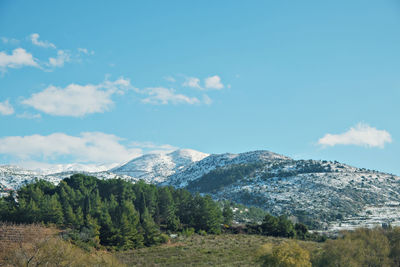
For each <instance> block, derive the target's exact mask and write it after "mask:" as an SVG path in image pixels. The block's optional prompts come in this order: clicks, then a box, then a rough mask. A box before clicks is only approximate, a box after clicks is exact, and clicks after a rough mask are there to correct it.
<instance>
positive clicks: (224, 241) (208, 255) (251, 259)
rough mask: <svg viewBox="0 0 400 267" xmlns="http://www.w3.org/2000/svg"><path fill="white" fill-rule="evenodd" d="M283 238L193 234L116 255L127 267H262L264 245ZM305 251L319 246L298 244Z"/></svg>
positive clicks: (279, 241)
mask: <svg viewBox="0 0 400 267" xmlns="http://www.w3.org/2000/svg"><path fill="white" fill-rule="evenodd" d="M284 240H285V239H281V238H273V237H267V236H259V235H242V234H238V235H227V234H226V235H207V236H200V235H193V236H191V237H186V238H185V237H177V238H176V239H175V240H174V241H172V242H170V243H168V244H165V245H161V246H157V247H151V248H142V249H137V250H132V251H126V252H119V253H116V254H115V256H116V257H117V258H118V259H119V260H120V261H121V262H123V263H125V264H127V265H128V266H261V262H259V260H258V259H259V252H258V251H259V249H260V247H261V246H262V245H263V244H266V243H272V244H279V243H281V242H283V241H284ZM299 244H300V245H301V246H302V247H304V248H306V249H307V250H310V251H313V250H316V249H318V247H319V244H318V243H314V242H301V241H299Z"/></svg>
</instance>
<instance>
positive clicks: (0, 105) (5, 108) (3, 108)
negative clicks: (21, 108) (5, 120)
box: [0, 100, 14, 115]
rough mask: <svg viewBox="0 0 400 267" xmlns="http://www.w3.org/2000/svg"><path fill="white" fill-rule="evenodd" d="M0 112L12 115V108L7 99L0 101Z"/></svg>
mask: <svg viewBox="0 0 400 267" xmlns="http://www.w3.org/2000/svg"><path fill="white" fill-rule="evenodd" d="M0 114H1V115H12V114H14V108H13V106H12V105H11V104H10V103H9V101H8V100H6V101H4V102H0Z"/></svg>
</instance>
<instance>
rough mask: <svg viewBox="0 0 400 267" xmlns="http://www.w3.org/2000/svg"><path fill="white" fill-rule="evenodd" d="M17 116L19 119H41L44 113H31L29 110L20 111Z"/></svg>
mask: <svg viewBox="0 0 400 267" xmlns="http://www.w3.org/2000/svg"><path fill="white" fill-rule="evenodd" d="M16 116H17V118H19V119H30V120H32V119H40V118H41V117H42V115H40V114H38V113H36V114H32V113H29V112H24V113H20V114H17V115H16Z"/></svg>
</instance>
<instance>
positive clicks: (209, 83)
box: [204, 75, 224, 90]
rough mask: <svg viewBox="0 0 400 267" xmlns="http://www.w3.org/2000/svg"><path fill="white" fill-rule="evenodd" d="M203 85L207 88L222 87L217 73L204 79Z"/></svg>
mask: <svg viewBox="0 0 400 267" xmlns="http://www.w3.org/2000/svg"><path fill="white" fill-rule="evenodd" d="M204 82H205V87H206V88H207V89H217V90H219V89H222V88H224V85H223V84H222V83H221V78H220V77H219V76H218V75H215V76H211V77H208V78H206V79H205V81H204Z"/></svg>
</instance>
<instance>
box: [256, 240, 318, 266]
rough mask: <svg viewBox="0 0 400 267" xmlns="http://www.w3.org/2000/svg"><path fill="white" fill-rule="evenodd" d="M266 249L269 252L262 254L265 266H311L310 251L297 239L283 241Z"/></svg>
mask: <svg viewBox="0 0 400 267" xmlns="http://www.w3.org/2000/svg"><path fill="white" fill-rule="evenodd" d="M266 250H267V253H266V254H265V255H263V256H262V261H263V266H268V267H311V262H310V253H309V252H308V251H307V250H305V249H303V248H301V247H300V246H299V244H298V243H297V242H295V241H288V242H282V243H281V244H279V245H277V246H274V247H273V248H269V249H268V248H267V249H266ZM268 250H269V251H268Z"/></svg>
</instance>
